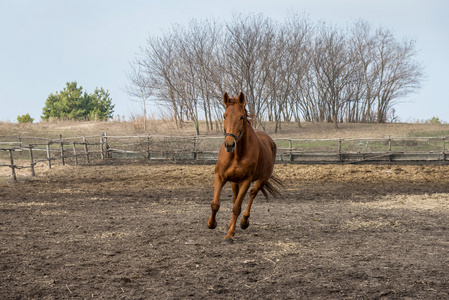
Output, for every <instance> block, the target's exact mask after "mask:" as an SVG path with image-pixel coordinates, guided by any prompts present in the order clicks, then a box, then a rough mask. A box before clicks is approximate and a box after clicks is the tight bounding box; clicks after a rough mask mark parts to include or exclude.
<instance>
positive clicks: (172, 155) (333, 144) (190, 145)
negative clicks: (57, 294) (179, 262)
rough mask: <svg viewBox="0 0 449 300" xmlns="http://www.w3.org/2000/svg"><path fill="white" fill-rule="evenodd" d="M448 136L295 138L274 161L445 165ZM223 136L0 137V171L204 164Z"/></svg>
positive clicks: (281, 143) (283, 143) (281, 144)
mask: <svg viewBox="0 0 449 300" xmlns="http://www.w3.org/2000/svg"><path fill="white" fill-rule="evenodd" d="M447 138H448V137H446V136H444V137H421V138H390V137H388V138H357V139H355V138H354V139H296V138H275V139H274V140H275V142H276V144H277V146H278V152H277V156H276V161H277V162H284V163H341V164H348V163H351V164H354V163H362V162H391V163H395V162H447V149H446V141H447ZM222 142H223V137H211V136H158V135H134V136H110V135H107V133H102V134H99V135H94V136H80V137H63V136H62V135H60V136H59V138H53V139H50V138H42V137H30V136H0V167H6V168H10V169H11V173H10V174H11V176H12V177H13V179H14V180H17V175H16V170H20V169H26V168H29V169H30V175H31V176H35V175H36V172H35V165H36V164H38V163H43V164H46V165H47V166H48V168H50V169H51V167H52V164H53V163H54V162H57V163H61V164H62V165H65V164H66V163H68V164H73V165H78V164H89V163H91V162H95V161H101V160H112V159H134V160H135V159H142V160H148V161H170V162H195V161H198V162H205V163H208V162H209V163H212V162H214V161H216V160H217V158H218V149H219V147H220V145H221V144H222Z"/></svg>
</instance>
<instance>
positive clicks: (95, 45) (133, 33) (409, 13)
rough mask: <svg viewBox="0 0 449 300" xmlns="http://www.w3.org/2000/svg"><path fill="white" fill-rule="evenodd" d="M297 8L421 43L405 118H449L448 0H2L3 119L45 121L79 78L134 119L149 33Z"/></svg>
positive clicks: (403, 107)
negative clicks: (138, 72)
mask: <svg viewBox="0 0 449 300" xmlns="http://www.w3.org/2000/svg"><path fill="white" fill-rule="evenodd" d="M290 12H295V13H300V14H302V13H305V14H307V15H309V18H310V20H311V21H313V22H316V21H326V22H327V23H331V24H335V25H339V26H345V25H346V24H351V23H352V22H354V21H356V20H358V19H363V20H365V21H368V22H369V23H371V24H372V25H373V26H374V27H377V26H383V27H386V28H388V29H390V30H392V31H393V32H394V33H395V35H396V38H397V39H398V40H400V39H402V38H409V39H414V40H416V41H417V49H419V51H420V52H419V54H418V56H417V59H418V60H419V61H421V62H422V63H423V65H424V67H425V73H426V77H427V79H426V80H425V81H424V82H423V87H422V89H421V90H420V91H418V92H417V93H415V94H412V95H409V96H408V97H407V98H405V99H403V100H404V101H406V102H405V103H401V104H399V105H397V106H395V108H396V114H397V115H399V117H400V119H401V121H403V122H412V121H415V120H417V119H419V120H427V119H430V118H432V117H433V116H437V117H439V118H440V120H443V121H446V122H449V75H448V74H449V1H448V0H423V1H417V0H307V1H306V0H296V1H294V0H226V1H212V0H201V1H200V0H192V1H187V0H184V1H182V0H150V1H143V0H142V1H136V0H126V1H125V0H123V1H114V0H105V1H97V0H77V1H75V0H71V1H69V0H27V1H24V0H0V121H12V122H16V118H17V116H18V115H23V114H26V113H29V114H30V115H31V117H33V118H35V120H36V121H39V120H40V115H41V114H42V108H43V107H44V106H45V100H46V99H47V97H48V95H49V94H51V93H55V92H57V91H60V90H62V89H63V88H64V86H65V84H66V82H69V81H77V82H78V84H79V85H81V86H82V87H83V88H84V90H85V91H88V92H90V93H92V92H93V91H94V90H95V88H96V87H103V88H104V89H107V90H109V92H110V94H111V98H112V102H113V104H115V112H114V115H117V114H119V115H120V116H123V115H124V116H125V117H127V118H128V117H129V116H130V115H131V114H134V113H140V112H141V109H140V107H139V104H138V103H136V102H133V101H131V99H130V97H129V96H128V95H127V94H126V93H124V92H123V91H122V89H123V87H124V85H125V84H126V83H127V79H126V72H127V71H128V70H129V62H131V61H132V60H133V59H134V58H135V57H136V53H138V52H139V47H142V46H145V42H146V39H147V37H148V36H149V35H158V34H160V33H161V32H162V31H163V30H168V29H169V28H170V27H171V25H172V24H173V23H180V24H187V23H188V22H189V20H191V19H193V18H195V19H211V18H213V19H219V20H226V19H229V18H231V16H232V15H233V14H234V13H261V14H263V15H264V16H266V17H270V18H272V19H273V20H279V21H282V20H284V19H285V18H286V17H287V15H288V14H289V13H290Z"/></svg>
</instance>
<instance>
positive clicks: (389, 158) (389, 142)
mask: <svg viewBox="0 0 449 300" xmlns="http://www.w3.org/2000/svg"><path fill="white" fill-rule="evenodd" d="M388 151H389V152H391V137H390V136H389V137H388ZM388 161H389V162H391V161H392V159H391V154H390V155H388Z"/></svg>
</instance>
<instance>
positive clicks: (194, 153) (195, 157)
mask: <svg viewBox="0 0 449 300" xmlns="http://www.w3.org/2000/svg"><path fill="white" fill-rule="evenodd" d="M196 147H197V140H196V136H194V137H193V160H196V159H197V149H196Z"/></svg>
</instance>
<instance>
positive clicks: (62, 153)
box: [59, 134, 65, 166]
mask: <svg viewBox="0 0 449 300" xmlns="http://www.w3.org/2000/svg"><path fill="white" fill-rule="evenodd" d="M59 142H60V143H61V161H62V165H63V166H65V161H64V142H63V141H62V134H60V135H59Z"/></svg>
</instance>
